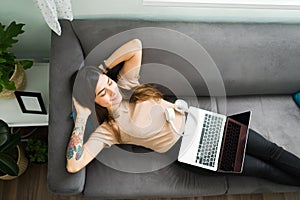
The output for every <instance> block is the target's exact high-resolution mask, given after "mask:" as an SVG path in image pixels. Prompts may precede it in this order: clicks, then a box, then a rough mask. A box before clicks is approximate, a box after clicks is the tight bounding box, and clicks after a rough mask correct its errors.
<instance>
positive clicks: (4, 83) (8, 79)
mask: <svg viewBox="0 0 300 200" xmlns="http://www.w3.org/2000/svg"><path fill="white" fill-rule="evenodd" d="M24 25H25V24H17V23H16V22H15V21H13V22H11V23H10V24H9V26H7V27H5V25H2V24H1V23H0V97H5V98H11V97H14V91H15V90H16V89H23V88H24V87H25V73H24V69H28V68H30V67H31V66H32V65H33V62H32V61H30V60H17V59H16V56H15V55H14V53H12V52H10V51H9V50H8V48H10V47H12V45H13V44H15V43H17V42H18V40H16V39H15V37H17V36H18V35H19V34H22V33H23V32H24V30H22V28H23V26H24Z"/></svg>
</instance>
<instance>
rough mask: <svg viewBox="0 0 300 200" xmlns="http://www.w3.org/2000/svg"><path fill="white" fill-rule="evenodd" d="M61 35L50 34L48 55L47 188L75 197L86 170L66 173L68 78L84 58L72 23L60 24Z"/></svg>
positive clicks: (70, 125) (69, 126)
mask: <svg viewBox="0 0 300 200" xmlns="http://www.w3.org/2000/svg"><path fill="white" fill-rule="evenodd" d="M60 23H61V27H62V35H61V36H58V35H56V34H55V33H53V32H52V35H51V55H50V83H49V86H50V89H49V91H50V94H49V98H50V106H49V107H50V109H49V135H48V143H49V150H48V153H49V160H48V187H49V190H50V191H52V192H54V193H60V194H68V195H69V194H70V195H71V194H78V193H81V192H82V191H83V188H84V183H85V169H83V170H81V171H80V172H78V173H76V174H69V173H68V172H67V171H66V167H65V166H66V156H65V154H66V149H67V145H68V141H69V138H70V135H71V132H72V129H73V120H72V119H70V117H69V115H70V113H71V111H72V98H71V96H72V93H71V85H70V77H71V76H72V74H73V73H74V72H75V71H76V70H78V69H79V67H80V65H81V64H82V63H83V60H84V56H83V52H82V48H81V45H80V42H79V41H78V39H77V37H76V35H75V33H74V31H73V29H72V25H71V22H69V21H65V20H62V21H60Z"/></svg>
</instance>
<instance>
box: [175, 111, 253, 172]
mask: <svg viewBox="0 0 300 200" xmlns="http://www.w3.org/2000/svg"><path fill="white" fill-rule="evenodd" d="M250 118H251V111H245V112H242V113H237V114H234V115H231V116H225V115H222V114H218V113H214V112H210V111H207V110H204V109H200V108H196V107H192V106H191V107H189V112H188V115H187V119H186V125H185V131H184V137H182V142H181V146H180V150H179V155H178V161H179V162H183V163H186V164H190V165H194V166H197V167H201V168H205V169H208V170H212V171H219V172H230V173H241V172H242V169H243V163H244V158H245V151H246V145H247V139H248V131H249V125H250Z"/></svg>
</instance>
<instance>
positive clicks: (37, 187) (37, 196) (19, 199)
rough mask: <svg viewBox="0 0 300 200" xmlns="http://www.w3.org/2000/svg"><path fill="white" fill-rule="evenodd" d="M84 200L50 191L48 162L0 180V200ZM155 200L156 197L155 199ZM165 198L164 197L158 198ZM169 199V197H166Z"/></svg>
mask: <svg viewBox="0 0 300 200" xmlns="http://www.w3.org/2000/svg"><path fill="white" fill-rule="evenodd" d="M47 199H49V200H52V199H53V200H84V199H87V198H84V197H82V196H71V197H69V196H60V195H55V194H53V193H51V192H49V191H48V188H47V164H42V165H39V164H29V166H28V169H27V170H26V172H25V173H24V174H23V175H21V176H20V177H18V178H17V179H14V180H11V181H3V180H0V200H47ZM183 199H184V200H223V199H224V200H300V193H276V194H274V193H271V194H253V195H222V196H209V197H194V198H181V200H183ZM153 200H154V199H153ZM156 200H163V199H156ZM164 200H169V199H164Z"/></svg>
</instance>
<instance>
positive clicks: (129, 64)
mask: <svg viewBox="0 0 300 200" xmlns="http://www.w3.org/2000/svg"><path fill="white" fill-rule="evenodd" d="M141 60H142V44H141V41H140V40H138V39H134V40H131V41H129V42H127V43H126V44H124V45H122V46H121V47H120V48H118V49H117V50H116V51H115V52H113V53H112V55H111V56H110V57H109V58H107V60H106V61H105V62H104V63H102V64H101V65H100V66H99V69H96V68H92V67H85V68H84V69H83V70H82V71H80V73H78V75H77V79H76V82H77V83H79V84H77V85H76V84H75V85H74V88H76V87H84V88H82V90H79V91H85V94H82V93H77V94H76V93H74V92H73V94H74V98H73V102H74V106H75V109H76V111H77V116H76V120H75V127H74V130H73V132H72V135H71V138H70V142H69V146H68V151H67V170H68V171H69V172H71V173H74V172H77V171H79V170H80V169H82V168H83V167H85V166H86V165H87V164H88V163H89V162H90V161H91V160H93V159H94V158H95V157H96V156H97V154H98V153H99V152H100V151H101V150H102V149H103V148H104V147H109V146H111V145H113V144H121V143H124V144H135V145H139V146H144V147H147V148H150V149H152V150H154V151H157V152H161V153H163V152H166V151H168V150H169V149H170V148H171V147H172V146H173V145H174V144H175V143H176V142H177V141H178V139H179V138H180V136H179V135H178V134H176V133H175V132H174V131H173V129H172V128H171V127H170V126H169V124H168V123H167V122H166V119H165V116H164V111H165V109H167V108H174V104H172V103H169V102H167V101H165V100H163V99H162V94H161V93H160V92H159V91H158V90H157V89H155V88H154V87H153V86H151V85H140V84H139V81H138V79H139V72H140V66H141ZM121 62H124V65H123V67H122V68H121V70H120V72H119V76H118V81H117V83H116V82H115V81H114V80H112V79H111V78H109V77H108V76H107V75H105V74H106V72H107V71H109V70H111V69H112V68H114V67H115V66H116V65H118V64H119V63H121ZM97 70H100V71H102V72H103V73H101V72H99V71H97ZM87 77H88V78H87ZM84 82H85V83H88V84H87V85H85V84H83V83H84ZM89 91H90V92H92V93H93V94H94V95H90V93H89ZM86 94H88V95H86ZM78 99H81V100H80V102H79V101H78ZM83 99H85V100H83ZM86 102H89V103H86ZM87 104H92V105H94V108H95V109H96V112H93V110H94V108H93V106H86V105H87ZM95 113H96V116H95ZM89 117H91V119H92V121H93V122H94V124H96V125H97V128H96V129H95V131H94V132H93V133H92V134H91V135H90V137H89V138H88V140H87V142H86V143H83V137H84V132H85V127H86V124H87V119H88V118H89ZM184 119H185V116H184V114H182V113H180V112H177V111H176V112H175V120H174V124H175V127H176V129H177V130H181V131H182V130H184ZM98 124H100V125H98ZM128 124H130V126H128ZM180 165H182V166H184V167H186V168H189V169H191V170H193V171H197V170H198V168H197V167H192V166H186V165H185V164H180ZM242 174H244V175H248V176H256V177H261V178H266V179H269V180H272V181H275V182H278V183H282V184H289V185H300V159H299V158H298V157H296V156H295V155H293V154H291V153H289V152H287V151H285V150H284V149H282V148H281V147H278V146H277V145H276V144H274V143H272V142H270V141H267V140H266V139H265V138H263V137H262V136H261V135H259V134H258V133H256V132H255V131H253V130H250V131H249V138H248V143H247V150H246V157H245V162H244V169H243V173H242Z"/></svg>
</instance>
